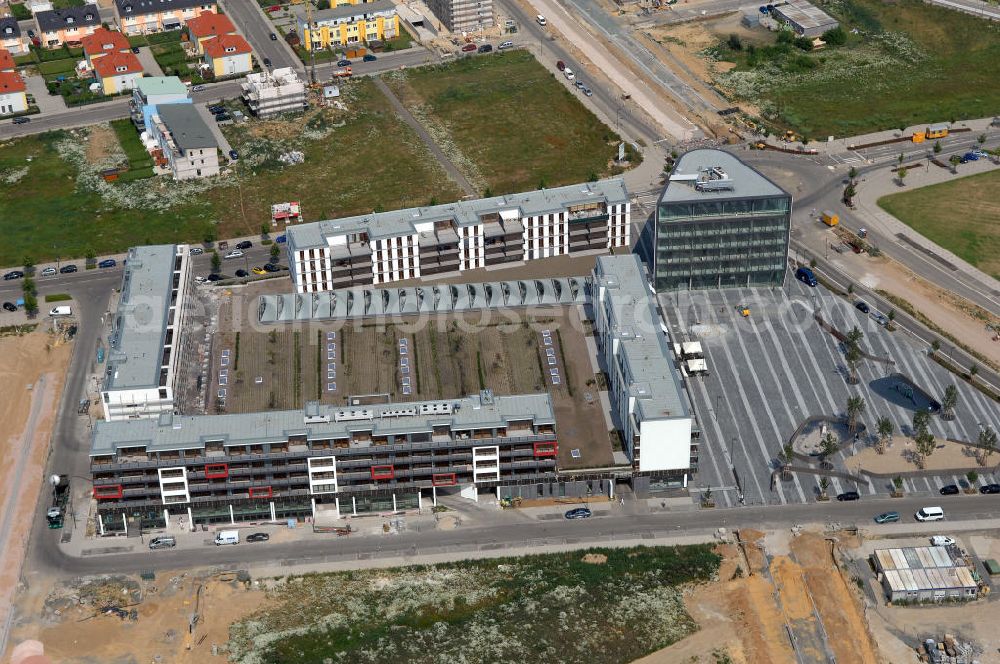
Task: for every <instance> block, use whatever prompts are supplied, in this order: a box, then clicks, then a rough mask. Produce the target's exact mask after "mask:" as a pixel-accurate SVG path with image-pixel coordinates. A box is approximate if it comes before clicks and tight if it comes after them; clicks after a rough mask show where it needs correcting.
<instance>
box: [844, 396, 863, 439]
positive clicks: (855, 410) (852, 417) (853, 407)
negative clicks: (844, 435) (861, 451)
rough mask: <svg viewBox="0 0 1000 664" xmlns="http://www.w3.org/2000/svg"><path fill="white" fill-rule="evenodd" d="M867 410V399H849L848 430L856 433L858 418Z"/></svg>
mask: <svg viewBox="0 0 1000 664" xmlns="http://www.w3.org/2000/svg"><path fill="white" fill-rule="evenodd" d="M863 412H865V400H864V399H863V398H862V397H848V399H847V430H848V431H850V432H851V433H855V431H856V430H857V428H858V418H859V417H860V416H861V414H862V413H863Z"/></svg>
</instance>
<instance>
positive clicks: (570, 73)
mask: <svg viewBox="0 0 1000 664" xmlns="http://www.w3.org/2000/svg"><path fill="white" fill-rule="evenodd" d="M563 76H565V77H566V80H567V81H572V80H573V79H574V78H576V74H574V73H573V70H572V69H570V68H569V67H566V69H563Z"/></svg>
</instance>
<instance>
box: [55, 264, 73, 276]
mask: <svg viewBox="0 0 1000 664" xmlns="http://www.w3.org/2000/svg"><path fill="white" fill-rule="evenodd" d="M76 271H77V267H76V266H75V265H63V266H62V267H61V268H59V274H73V273H74V272H76Z"/></svg>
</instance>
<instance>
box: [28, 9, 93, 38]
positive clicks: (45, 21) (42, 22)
mask: <svg viewBox="0 0 1000 664" xmlns="http://www.w3.org/2000/svg"><path fill="white" fill-rule="evenodd" d="M100 25H101V15H100V14H99V13H98V12H97V7H95V6H94V5H84V6H83V7H66V8H65V9H52V10H49V11H44V12H37V13H36V14H35V26H36V27H37V28H38V37H39V39H40V40H41V42H42V45H43V46H45V47H46V48H59V47H60V46H62V45H64V44H65V45H66V46H74V47H76V46H80V45H81V44H82V42H83V38H84V37H86V36H87V35H91V34H93V33H94V30H96V29H97V28H98V27H100Z"/></svg>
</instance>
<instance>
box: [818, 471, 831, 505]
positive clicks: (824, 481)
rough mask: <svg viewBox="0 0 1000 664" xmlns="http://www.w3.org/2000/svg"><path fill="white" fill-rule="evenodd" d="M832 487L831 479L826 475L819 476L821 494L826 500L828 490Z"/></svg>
mask: <svg viewBox="0 0 1000 664" xmlns="http://www.w3.org/2000/svg"><path fill="white" fill-rule="evenodd" d="M829 488H830V480H829V478H827V477H826V476H823V477H821V478H819V495H820V497H821V498H822V499H823V500H826V497H827V496H826V490H827V489H829Z"/></svg>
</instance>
